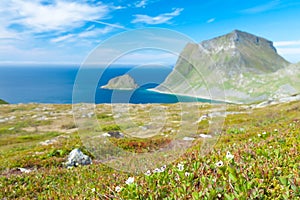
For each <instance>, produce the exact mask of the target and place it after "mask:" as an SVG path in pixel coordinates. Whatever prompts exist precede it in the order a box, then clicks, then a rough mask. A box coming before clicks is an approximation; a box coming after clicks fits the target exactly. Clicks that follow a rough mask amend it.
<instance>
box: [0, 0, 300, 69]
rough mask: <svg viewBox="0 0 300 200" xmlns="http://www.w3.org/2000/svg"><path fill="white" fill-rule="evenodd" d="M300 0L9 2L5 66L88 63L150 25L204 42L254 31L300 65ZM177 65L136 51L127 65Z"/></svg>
mask: <svg viewBox="0 0 300 200" xmlns="http://www.w3.org/2000/svg"><path fill="white" fill-rule="evenodd" d="M299 19H300V1H299V0H251V1H241V0H206V1H203V0H188V1H187V0H138V1H131V0H115V1H108V0H103V1H97V0H77V1H69V0H52V1H50V0H3V1H1V2H0V64H14V63H16V64H21V63H22V64H31V63H45V64H49V63H52V64H54V63H62V64H71V63H74V64H80V63H81V62H83V61H84V59H85V58H86V56H87V55H88V54H89V52H91V51H92V50H93V49H94V48H95V47H97V45H99V44H100V43H101V42H102V41H104V40H105V39H108V38H110V37H112V36H114V35H116V34H118V33H121V32H124V31H128V30H133V29H137V28H145V27H160V28H167V29H171V30H175V31H179V32H181V33H183V34H186V35H187V36H189V37H191V38H192V39H194V40H195V41H197V42H200V41H202V40H206V39H210V38H213V37H216V36H219V35H223V34H226V33H228V32H231V31H232V30H234V29H239V30H243V31H247V32H250V33H253V34H256V35H259V36H262V37H265V38H267V39H270V40H272V41H274V45H275V47H276V48H277V49H278V52H279V53H280V54H281V55H282V56H283V57H285V58H286V59H287V60H289V61H291V62H298V61H300V22H299ZM152 57H155V58H156V59H161V60H164V61H166V62H175V60H176V58H174V56H173V55H167V54H166V53H162V52H160V53H158V52H155V53H153V52H145V53H141V52H140V53H135V54H132V55H130V56H129V57H128V58H126V59H124V60H126V63H130V62H137V63H138V62H145V60H149V61H151V59H152Z"/></svg>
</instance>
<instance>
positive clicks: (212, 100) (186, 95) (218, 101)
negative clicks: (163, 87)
mask: <svg viewBox="0 0 300 200" xmlns="http://www.w3.org/2000/svg"><path fill="white" fill-rule="evenodd" d="M147 90H149V91H152V92H157V93H161V94H169V95H175V96H176V95H178V96H183V97H192V98H197V99H204V100H208V101H211V103H214V101H217V102H215V103H229V104H242V103H238V102H233V101H227V100H221V99H208V98H207V97H204V96H194V95H190V94H183V93H171V92H163V91H160V90H157V89H154V88H150V89H147Z"/></svg>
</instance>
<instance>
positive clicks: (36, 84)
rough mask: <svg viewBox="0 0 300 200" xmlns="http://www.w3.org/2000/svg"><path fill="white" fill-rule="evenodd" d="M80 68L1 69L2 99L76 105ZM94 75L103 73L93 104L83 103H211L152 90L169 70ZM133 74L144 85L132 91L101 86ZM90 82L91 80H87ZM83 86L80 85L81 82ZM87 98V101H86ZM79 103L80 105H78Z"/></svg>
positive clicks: (121, 68) (124, 68)
mask: <svg viewBox="0 0 300 200" xmlns="http://www.w3.org/2000/svg"><path fill="white" fill-rule="evenodd" d="M80 70H83V69H80V67H79V66H64V65H56V66H45V65H41V66H37V65H35V66H11V65H10V66H0V99H3V100H5V101H7V102H9V103H11V104H19V103H45V104H71V103H74V99H73V90H74V88H75V87H74V83H77V82H76V77H77V75H78V73H81V71H80ZM89 70H90V72H91V73H92V74H99V81H98V83H97V85H91V87H93V88H96V89H95V90H92V91H94V97H95V99H93V100H92V101H93V102H82V103H96V104H103V103H132V104H147V103H177V102H195V101H200V102H211V100H209V99H199V98H193V97H183V96H180V98H178V96H176V95H172V94H162V93H158V92H154V91H151V90H148V89H151V88H155V87H156V86H157V85H159V84H160V83H162V82H163V81H164V80H165V78H166V77H167V76H168V75H169V74H170V73H171V71H172V66H168V67H140V68H138V67H133V66H130V65H113V66H110V67H108V68H95V67H94V68H93V67H91V68H90V69H89ZM124 74H129V75H130V76H132V77H133V78H134V80H135V81H136V83H137V84H138V85H139V86H140V87H139V88H138V89H135V90H133V91H130V90H128V91H127V90H108V89H101V86H103V85H105V84H107V83H108V81H109V80H110V79H112V78H114V77H117V76H120V75H124ZM87 79H88V77H87ZM77 84H80V83H77ZM83 99H84V98H83ZM76 103H78V102H76Z"/></svg>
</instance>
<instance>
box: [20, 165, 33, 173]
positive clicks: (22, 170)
mask: <svg viewBox="0 0 300 200" xmlns="http://www.w3.org/2000/svg"><path fill="white" fill-rule="evenodd" d="M18 170H20V172H22V173H26V174H28V173H30V172H32V170H31V169H26V168H22V167H19V168H18Z"/></svg>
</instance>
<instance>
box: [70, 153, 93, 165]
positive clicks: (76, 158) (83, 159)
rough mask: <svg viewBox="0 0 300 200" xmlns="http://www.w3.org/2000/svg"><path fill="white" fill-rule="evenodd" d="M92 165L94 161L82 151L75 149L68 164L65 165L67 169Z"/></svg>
mask: <svg viewBox="0 0 300 200" xmlns="http://www.w3.org/2000/svg"><path fill="white" fill-rule="evenodd" d="M90 164H92V159H91V158H90V157H89V156H87V155H85V154H84V153H82V151H80V149H73V150H72V151H71V152H70V154H69V156H68V160H67V162H65V165H66V166H67V167H77V166H79V165H90Z"/></svg>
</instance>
